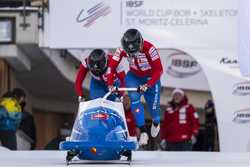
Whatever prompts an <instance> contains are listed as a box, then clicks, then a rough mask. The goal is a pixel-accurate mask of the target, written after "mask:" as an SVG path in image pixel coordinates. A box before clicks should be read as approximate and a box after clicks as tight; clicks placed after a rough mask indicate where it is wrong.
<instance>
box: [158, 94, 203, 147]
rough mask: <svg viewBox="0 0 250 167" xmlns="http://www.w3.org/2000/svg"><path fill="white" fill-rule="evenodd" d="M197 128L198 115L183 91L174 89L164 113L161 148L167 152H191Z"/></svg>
mask: <svg viewBox="0 0 250 167" xmlns="http://www.w3.org/2000/svg"><path fill="white" fill-rule="evenodd" d="M199 126H200V125H199V119H198V114H197V112H196V111H195V109H194V107H193V106H192V105H191V104H189V103H188V98H187V96H186V95H185V93H184V91H183V90H181V89H175V90H174V91H173V92H172V100H171V101H170V102H169V103H168V105H167V107H166V111H165V113H164V122H163V125H162V130H161V138H162V141H161V144H160V145H161V147H162V148H163V149H164V150H167V151H191V150H192V144H194V143H195V140H196V137H195V136H196V135H197V134H198V130H199Z"/></svg>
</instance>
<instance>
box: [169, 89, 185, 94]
mask: <svg viewBox="0 0 250 167" xmlns="http://www.w3.org/2000/svg"><path fill="white" fill-rule="evenodd" d="M176 93H179V94H181V95H182V96H184V95H185V93H184V91H183V90H182V89H180V88H175V89H174V90H173V92H172V96H174V94H176Z"/></svg>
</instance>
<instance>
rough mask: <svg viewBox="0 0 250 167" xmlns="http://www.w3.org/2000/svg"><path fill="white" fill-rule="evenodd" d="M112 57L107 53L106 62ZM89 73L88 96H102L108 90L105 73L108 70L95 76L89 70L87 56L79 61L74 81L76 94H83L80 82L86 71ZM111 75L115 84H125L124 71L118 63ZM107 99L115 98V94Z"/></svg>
mask: <svg viewBox="0 0 250 167" xmlns="http://www.w3.org/2000/svg"><path fill="white" fill-rule="evenodd" d="M111 59H112V55H111V54H108V63H110V60H111ZM88 72H89V73H90V75H91V81H90V89H89V90H90V98H91V99H96V98H99V97H103V96H104V95H105V94H106V93H107V92H108V84H107V75H108V73H110V72H109V71H108V70H107V71H106V72H105V73H104V74H103V75H102V76H96V75H94V74H93V73H91V71H90V70H89V67H88V63H87V58H86V59H85V60H84V61H83V62H82V63H81V65H80V68H79V70H78V73H77V76H76V81H75V90H76V93H77V95H78V96H83V88H82V83H83V81H84V79H85V77H86V74H87V73H88ZM113 77H114V78H115V84H116V86H121V87H123V86H124V85H125V71H124V68H123V66H122V64H120V65H119V66H117V68H116V69H115V73H113ZM109 100H115V96H110V97H109Z"/></svg>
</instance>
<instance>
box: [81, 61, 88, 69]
mask: <svg viewBox="0 0 250 167" xmlns="http://www.w3.org/2000/svg"><path fill="white" fill-rule="evenodd" d="M82 65H83V67H85V68H88V66H87V63H86V60H83V61H82Z"/></svg>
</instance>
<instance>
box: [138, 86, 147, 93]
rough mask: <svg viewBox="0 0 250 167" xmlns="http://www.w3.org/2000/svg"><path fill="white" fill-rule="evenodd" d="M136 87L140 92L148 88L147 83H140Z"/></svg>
mask: <svg viewBox="0 0 250 167" xmlns="http://www.w3.org/2000/svg"><path fill="white" fill-rule="evenodd" d="M138 89H139V91H140V92H146V91H147V90H148V84H144V85H140V86H139V88H138Z"/></svg>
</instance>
